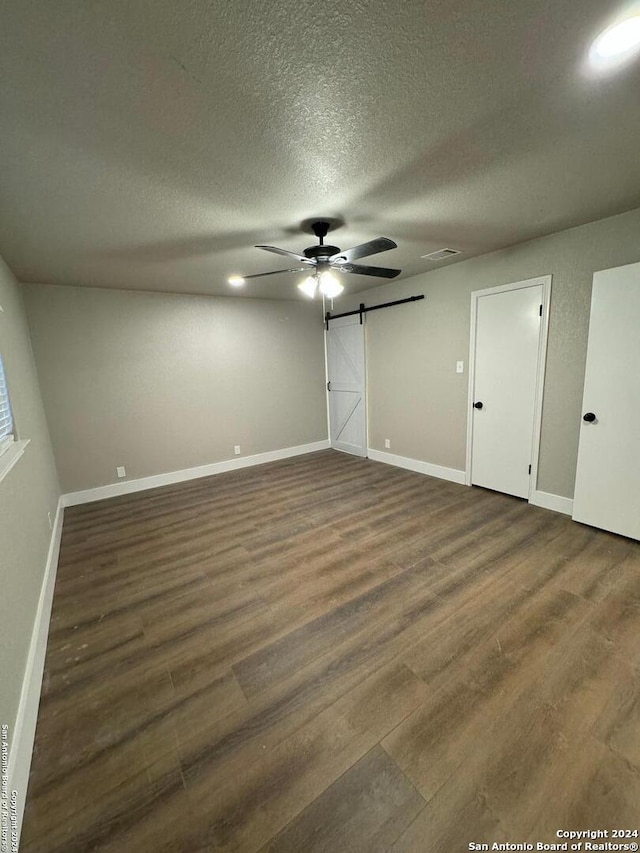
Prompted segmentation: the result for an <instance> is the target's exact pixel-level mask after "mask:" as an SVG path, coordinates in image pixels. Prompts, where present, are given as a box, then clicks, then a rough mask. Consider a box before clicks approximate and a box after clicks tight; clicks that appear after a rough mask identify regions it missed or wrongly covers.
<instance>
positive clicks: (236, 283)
mask: <svg viewBox="0 0 640 853" xmlns="http://www.w3.org/2000/svg"><path fill="white" fill-rule="evenodd" d="M227 281H228V282H229V284H230V285H231V286H232V287H242V285H243V284H244V279H243V278H242V276H241V275H232V276H230V277H229V278H228V279H227Z"/></svg>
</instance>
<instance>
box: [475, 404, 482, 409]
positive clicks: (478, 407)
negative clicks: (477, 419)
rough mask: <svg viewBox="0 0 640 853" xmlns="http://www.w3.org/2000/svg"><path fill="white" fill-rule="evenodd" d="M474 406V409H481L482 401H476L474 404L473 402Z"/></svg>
mask: <svg viewBox="0 0 640 853" xmlns="http://www.w3.org/2000/svg"><path fill="white" fill-rule="evenodd" d="M473 408H474V409H481V408H482V403H480V402H478V403H474V404H473Z"/></svg>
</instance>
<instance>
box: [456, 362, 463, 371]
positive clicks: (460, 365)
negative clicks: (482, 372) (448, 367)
mask: <svg viewBox="0 0 640 853" xmlns="http://www.w3.org/2000/svg"><path fill="white" fill-rule="evenodd" d="M456 373H464V361H456Z"/></svg>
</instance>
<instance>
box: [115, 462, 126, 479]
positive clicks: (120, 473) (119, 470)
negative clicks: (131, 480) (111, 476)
mask: <svg viewBox="0 0 640 853" xmlns="http://www.w3.org/2000/svg"><path fill="white" fill-rule="evenodd" d="M116 474H117V475H118V477H126V476H127V472H126V471H125V470H124V465H118V467H117V468H116Z"/></svg>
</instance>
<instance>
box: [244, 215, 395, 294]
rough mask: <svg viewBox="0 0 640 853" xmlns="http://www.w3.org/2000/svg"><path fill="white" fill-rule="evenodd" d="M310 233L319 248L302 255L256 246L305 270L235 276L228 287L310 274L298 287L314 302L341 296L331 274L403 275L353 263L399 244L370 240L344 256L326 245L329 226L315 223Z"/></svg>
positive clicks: (338, 283)
mask: <svg viewBox="0 0 640 853" xmlns="http://www.w3.org/2000/svg"><path fill="white" fill-rule="evenodd" d="M311 229H312V231H313V233H314V234H315V235H316V237H317V238H318V241H319V245H317V246H309V248H308V249H304V250H303V254H302V255H296V253H295V252H289V251H287V250H286V249H278V248H277V246H256V249H264V250H265V251H267V252H274V253H275V254H276V255H284V256H285V257H286V258H294V259H295V260H296V261H298V263H300V264H302V266H298V267H292V268H290V269H286V270H273V271H271V272H259V273H255V274H254V275H245V276H232V277H231V278H230V279H229V284H232V285H236V286H237V285H241V284H244V282H245V281H247V280H248V279H250V278H261V277H262V276H265V275H278V274H279V273H286V272H307V273H309V275H308V276H307V278H305V280H304V281H303V282H301V284H299V285H298V287H299V288H300V290H301V291H302V292H303V293H305V294H306V295H307V296H310V297H311V298H313V297H314V296H315V294H316V291H317V290H319V291H320V293H322V294H323V296H327V297H329V298H333V297H334V296H337V295H338V294H339V293H342V291H343V290H344V287H343V286H342V285H341V284H340V282H339V281H338V279H337V278H336V277H335V275H333V273H332V272H331V271H332V270H333V271H335V272H340V273H355V274H356V275H371V276H378V277H380V278H395V277H396V276H397V275H400V273H401V272H402V270H395V269H389V268H388V267H370V266H362V265H361V264H354V263H352V261H356V260H358V258H366V257H368V256H369V255H375V254H377V253H378V252H386V251H388V250H389V249H397V247H398V246H397V243H394V242H393V240H390V239H389V238H388V237H376V238H375V240H370V241H369V242H368V243H361V244H360V245H359V246H354V247H353V248H352V249H346V250H345V251H344V252H343V251H341V250H340V249H339V248H338V246H329V245H326V244H325V242H324V238H325V237H326V236H327V234H328V232H329V223H328V222H323V221H319V222H313V223H312V225H311Z"/></svg>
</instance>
